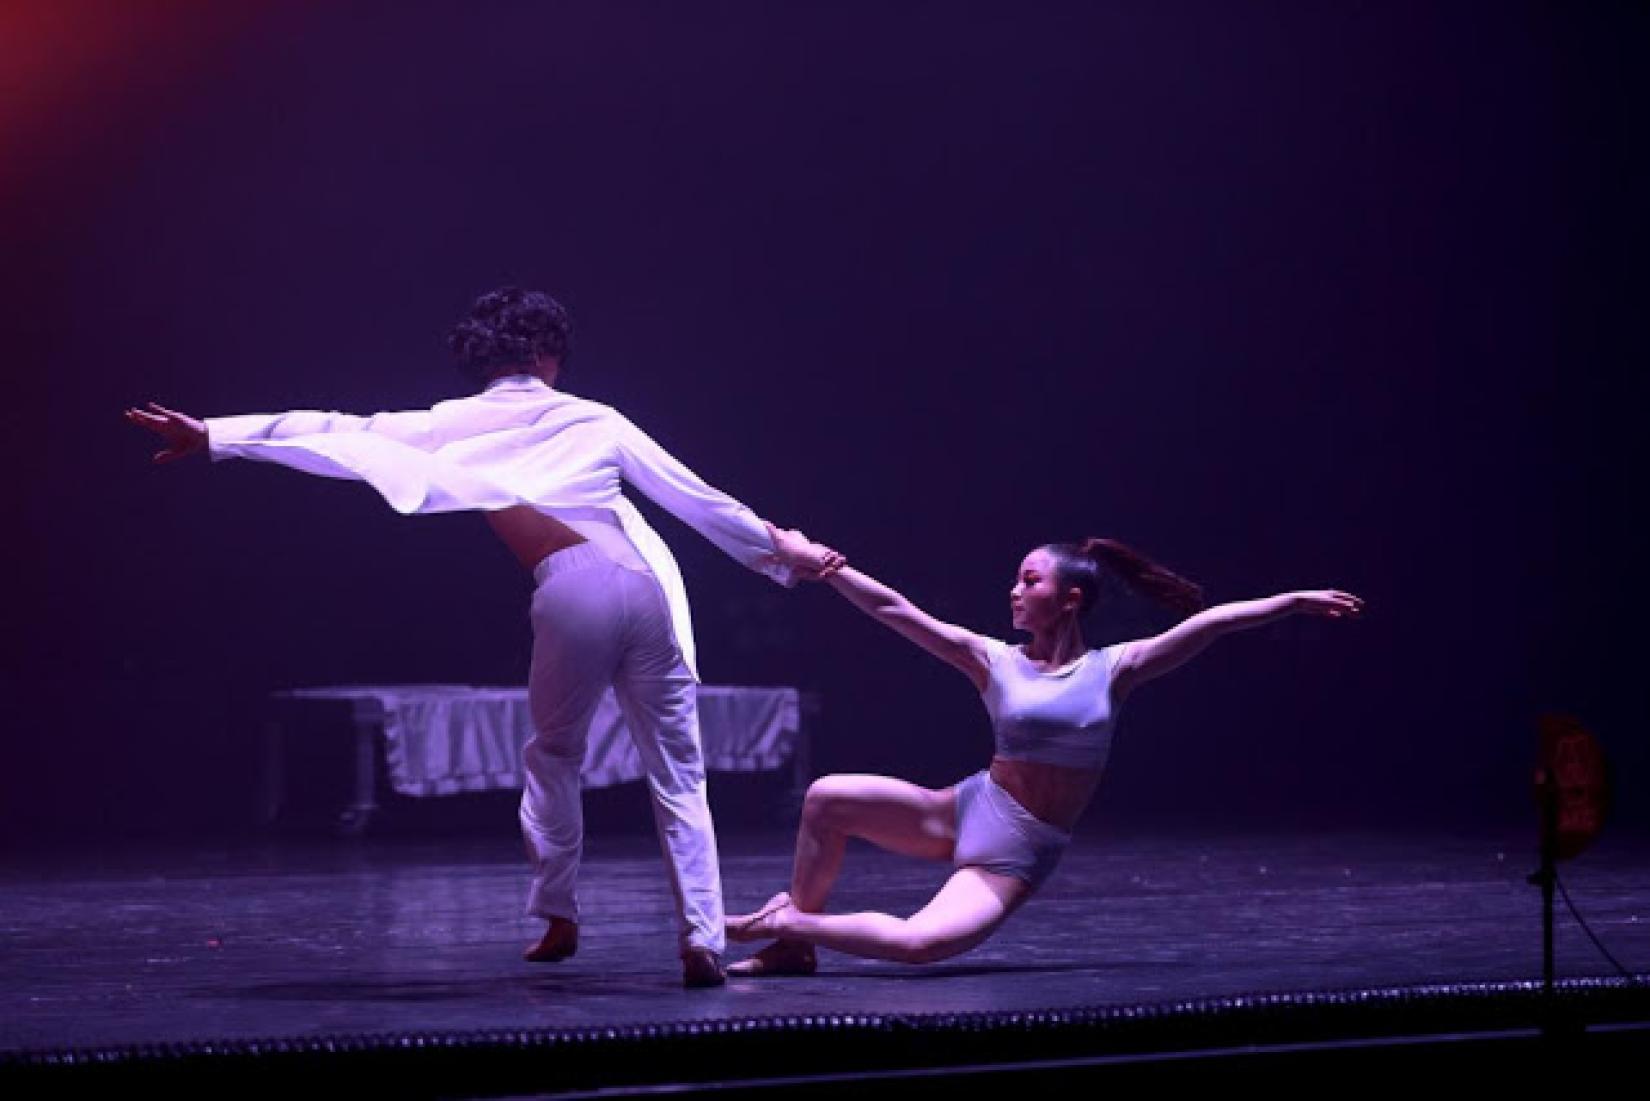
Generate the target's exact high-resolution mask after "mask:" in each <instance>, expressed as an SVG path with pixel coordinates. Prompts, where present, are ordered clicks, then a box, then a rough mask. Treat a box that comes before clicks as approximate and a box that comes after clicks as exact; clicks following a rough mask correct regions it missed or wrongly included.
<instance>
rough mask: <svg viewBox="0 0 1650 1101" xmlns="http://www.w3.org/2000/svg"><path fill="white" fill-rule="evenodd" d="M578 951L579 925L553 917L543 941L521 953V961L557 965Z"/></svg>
mask: <svg viewBox="0 0 1650 1101" xmlns="http://www.w3.org/2000/svg"><path fill="white" fill-rule="evenodd" d="M578 950H579V923H578V922H576V921H568V920H567V919H566V918H559V917H553V918H551V919H550V928H548V929H546V930H545V931H544V939H543V940H541V941H539V942H538V943H537V944H535V945H533V947H531V948H529V949H528V950H527V951H526V952H524V953H522V959H524V960H526V961H527V962H528V963H558V962H560V961H561V960H564V959H566V958H567V957H568V956H571V955H572V954H573V953H574V952H577V951H578Z"/></svg>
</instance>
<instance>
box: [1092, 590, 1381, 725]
mask: <svg viewBox="0 0 1650 1101" xmlns="http://www.w3.org/2000/svg"><path fill="white" fill-rule="evenodd" d="M1363 608H1364V602H1363V601H1362V600H1361V599H1359V598H1358V597H1356V596H1353V595H1352V594H1351V593H1344V592H1341V591H1340V590H1338V589H1323V590H1310V591H1303V592H1293V593H1279V594H1278V595H1277V596H1268V597H1263V598H1262V599H1260V600H1239V601H1235V602H1233V603H1231V604H1217V605H1215V606H1214V607H1213V608H1206V609H1204V610H1203V611H1201V612H1198V613H1197V614H1196V615H1194V616H1191V617H1189V618H1187V619H1185V620H1182V621H1181V622H1180V623H1177V624H1175V626H1173V627H1171V628H1170V629H1169V630H1167V631H1164V632H1163V633H1162V634H1160V635H1157V636H1155V637H1153V638H1143V639H1136V640H1135V641H1134V642H1129V643H1125V644H1124V648H1123V653H1122V655H1121V656H1120V657H1119V658H1118V661H1117V668H1116V671H1115V672H1114V673H1113V674H1112V693H1113V695H1114V696H1115V697H1116V698H1117V699H1118V700H1122V699H1123V697H1124V696H1127V695H1128V694H1129V693H1130V692H1132V691H1133V690H1134V689H1136V688H1138V687H1140V685H1142V684H1144V683H1146V682H1147V681H1149V680H1153V679H1155V678H1157V677H1161V676H1162V675H1163V674H1164V673H1167V672H1169V671H1171V670H1173V669H1178V668H1179V667H1180V666H1182V665H1184V664H1186V663H1187V662H1188V661H1190V660H1192V658H1194V657H1196V656H1197V655H1198V654H1201V653H1202V652H1203V651H1204V650H1205V649H1207V648H1208V646H1209V644H1210V643H1212V642H1214V641H1215V639H1217V638H1220V637H1221V636H1223V635H1229V634H1232V633H1233V632H1236V631H1247V630H1249V629H1251V628H1253V627H1261V626H1264V625H1265V624H1268V623H1271V622H1273V621H1275V620H1279V619H1283V618H1284V617H1286V616H1292V615H1320V616H1327V617H1328V618H1330V619H1348V618H1353V617H1356V616H1357V615H1359V614H1360V613H1362V612H1363Z"/></svg>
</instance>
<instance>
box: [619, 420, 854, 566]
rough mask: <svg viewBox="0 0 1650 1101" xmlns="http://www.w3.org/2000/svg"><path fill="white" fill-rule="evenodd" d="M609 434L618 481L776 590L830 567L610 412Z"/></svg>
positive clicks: (819, 553) (816, 550)
mask: <svg viewBox="0 0 1650 1101" xmlns="http://www.w3.org/2000/svg"><path fill="white" fill-rule="evenodd" d="M612 430H613V438H614V453H615V455H616V457H617V459H618V463H619V472H620V474H621V475H622V476H623V477H624V480H625V481H627V482H629V483H630V484H631V485H633V486H635V487H636V488H637V489H639V490H641V491H642V492H643V493H645V494H646V495H647V496H648V499H649V500H651V501H653V502H654V503H655V504H657V505H659V506H660V507H661V508H663V509H664V510H665V511H666V512H668V513H670V514H671V515H672V516H674V517H676V518H677V519H678V520H680V521H682V522H683V523H684V524H686V525H688V526H689V527H691V528H692V529H693V530H694V531H697V532H698V533H699V534H700V535H703V536H704V537H705V538H706V539H709V540H710V541H711V542H712V543H714V544H716V546H718V547H720V548H721V549H722V551H723V552H725V553H726V554H727V555H728V556H729V557H731V558H733V559H734V560H735V561H736V562H739V563H740V564H741V565H744V566H746V567H748V568H750V569H753V570H756V571H757V572H758V573H764V574H767V575H768V576H769V577H771V578H773V579H774V580H775V581H778V582H779V583H780V584H782V585H791V584H794V583H795V581H796V578H797V576H798V574H799V573H800V574H802V575H804V576H807V575H811V574H814V573H817V572H818V571H820V570H823V569H826V568H828V567H831V566H832V560H831V557H830V554H831V552H829V551H827V549H826V548H824V547H820V546H818V545H817V544H813V543H811V542H810V541H809V540H807V539H806V538H803V537H802V536H801V535H800V533H796V532H790V533H783V532H780V531H779V530H778V529H777V528H775V527H774V526H773V525H772V524H769V523H768V522H767V521H765V520H763V519H761V518H760V517H758V516H757V515H756V513H754V512H752V511H751V510H750V509H749V508H747V507H746V506H745V505H743V504H741V503H740V502H739V501H736V500H734V499H733V498H732V497H730V496H728V495H727V494H726V493H723V492H722V491H721V490H719V489H717V488H716V487H715V486H712V485H711V484H710V483H709V482H706V481H705V480H704V479H703V478H701V477H699V475H697V474H695V473H694V472H693V471H692V470H690V469H688V467H687V466H686V465H685V464H683V463H682V462H681V461H680V460H678V459H677V458H676V457H675V456H674V455H672V454H671V453H670V452H668V451H666V450H665V449H664V448H663V447H660V446H659V444H657V443H656V442H654V440H653V438H652V437H651V436H649V435H648V434H647V433H645V432H643V431H642V430H641V429H640V428H637V427H636V426H635V425H634V424H632V423H631V422H630V420H629V419H628V418H626V417H625V416H623V415H622V414H620V413H618V412H616V411H615V412H614V413H613V421H612ZM837 558H838V559H840V556H837ZM836 564H837V565H840V561H837V562H836Z"/></svg>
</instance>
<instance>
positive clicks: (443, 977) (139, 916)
mask: <svg viewBox="0 0 1650 1101" xmlns="http://www.w3.org/2000/svg"><path fill="white" fill-rule="evenodd" d="M1532 843H1533V838H1532V837H1531V836H1527V835H1516V834H1503V835H1497V834H1448V835H1444V834H1440V835H1435V836H1424V835H1415V836H1381V835H1373V834H1338V835H1334V834H1324V835H1319V834H1314V835H1310V836H1258V835H1255V836H1192V835H1183V836H1164V835H1152V836H1147V835H1135V836H1120V835H1095V836H1089V835H1083V836H1080V837H1079V838H1078V841H1077V843H1076V844H1075V845H1074V847H1073V849H1072V850H1071V851H1070V852H1069V853H1068V854H1067V856H1066V859H1065V861H1064V863H1063V864H1062V866H1061V868H1060V869H1059V871H1058V872H1057V873H1056V875H1055V877H1054V879H1053V880H1052V881H1051V882H1050V883H1049V884H1048V886H1047V887H1046V888H1045V890H1044V891H1043V893H1042V894H1041V895H1040V896H1039V897H1037V898H1035V899H1034V900H1033V901H1032V902H1031V903H1030V904H1029V905H1027V906H1026V907H1025V908H1024V909H1023V910H1022V911H1021V912H1020V913H1019V914H1017V915H1015V917H1014V918H1013V919H1011V920H1010V921H1009V923H1008V924H1007V925H1006V926H1005V927H1004V928H1003V930H1002V931H1001V932H1000V933H999V934H998V936H997V937H996V938H995V939H994V940H992V941H990V942H988V943H987V944H985V945H984V946H982V947H980V948H978V949H976V950H975V951H973V952H972V953H970V954H968V955H966V956H962V957H959V958H957V959H955V960H951V961H948V962H946V963H942V964H938V965H933V966H928V967H916V966H904V965H897V964H889V963H880V962H872V961H864V960H855V959H849V958H847V957H843V956H839V955H835V954H831V953H822V955H821V969H820V972H819V974H818V975H816V976H814V977H811V978H806V979H784V980H765V981H759V980H750V979H745V980H740V979H734V980H731V981H730V982H729V983H728V985H727V986H726V987H724V988H720V989H713V990H695V991H689V990H684V989H683V988H682V987H681V985H680V968H679V965H678V964H677V961H676V958H675V944H674V937H673V932H672V929H671V924H670V920H669V904H668V889H667V887H666V884H665V880H664V876H663V870H662V864H661V862H660V858H659V853H658V849H657V846H656V845H655V843H654V842H653V840H652V838H651V837H647V836H636V837H629V836H626V837H611V836H610V837H594V838H591V839H590V840H589V842H588V851H587V856H586V862H585V871H584V875H583V880H582V898H583V905H584V911H585V912H584V925H583V930H582V937H581V942H580V949H579V954H578V955H577V957H575V958H574V959H572V960H569V961H567V962H565V963H561V964H551V965H531V964H527V963H524V962H523V961H522V960H521V956H520V953H521V950H522V948H523V947H524V946H526V945H527V944H529V943H531V942H532V941H533V940H534V939H535V938H536V936H537V933H538V932H539V931H540V925H539V923H537V922H534V921H532V920H530V919H526V918H524V917H522V916H521V907H522V902H523V899H524V896H525V890H526V881H527V877H526V870H525V865H524V864H523V862H522V861H521V860H520V859H519V845H518V843H517V842H516V841H515V840H514V839H513V838H511V837H504V836H501V837H499V838H496V839H477V838H475V837H466V838H456V839H452V840H423V841H413V840H394V839H389V840H382V839H381V840H367V841H361V842H323V841H311V842H304V843H298V842H293V841H280V842H266V843H252V842H248V843H245V844H240V845H234V846H216V847H214V846H206V845H198V846H191V847H176V846H174V847H167V848H156V847H152V846H151V847H144V848H137V847H131V848H125V849H121V850H111V851H104V852H98V851H93V850H89V849H88V850H72V849H60V850H57V851H55V852H54V853H53V854H52V855H51V856H49V857H47V856H45V855H43V854H34V855H27V856H18V855H16V854H13V855H12V856H10V857H8V858H7V859H6V861H5V864H4V867H3V868H0V891H3V904H0V936H3V938H4V941H5V946H6V947H5V952H4V957H3V961H0V1051H9V1052H12V1053H16V1052H19V1051H23V1050H31V1051H39V1050H42V1049H66V1048H88V1047H104V1046H110V1045H128V1044H150V1043H177V1042H185V1041H200V1040H205V1039H242V1040H245V1039H273V1038H295V1037H313V1036H317V1035H339V1034H352V1035H364V1034H371V1035H380V1034H385V1033H399V1034H410V1033H447V1034H450V1033H455V1032H466V1031H472V1030H505V1029H545V1028H556V1029H566V1028H575V1029H576V1028H586V1027H590V1026H607V1025H637V1024H647V1023H650V1022H680V1021H689V1020H703V1019H746V1018H767V1017H787V1016H797V1015H818V1014H865V1013H876V1014H934V1013H966V1012H975V1011H1002V1010H1021V1009H1051V1008H1060V1007H1077V1006H1084V1007H1092V1006H1121V1005H1138V1004H1150V1005H1156V1004H1163V1003H1172V1002H1177V1001H1181V1000H1184V999H1202V998H1211V997H1219V996H1224V995H1234V994H1243V993H1257V992H1306V991H1335V990H1346V989H1365V988H1373V987H1393V986H1408V985H1412V984H1430V983H1456V982H1469V981H1493V980H1516V979H1532V978H1538V977H1539V976H1540V971H1541V925H1540V906H1539V903H1540V894H1539V892H1538V890H1537V889H1536V888H1534V887H1532V886H1530V885H1528V884H1527V883H1526V881H1525V877H1526V876H1527V875H1528V874H1529V873H1530V872H1531V871H1532V870H1533V868H1534V864H1535V857H1534V853H1533V845H1532ZM790 845H791V838H790V836H789V835H788V834H782V833H778V832H775V833H771V834H760V835H756V834H743V835H738V834H730V835H727V836H725V837H724V838H723V839H722V863H723V876H724V884H725V891H726V894H727V899H728V905H729V908H730V909H731V910H734V911H740V910H745V909H748V908H754V907H756V906H757V905H759V904H760V903H761V902H762V901H763V900H765V899H766V898H767V897H768V895H769V894H771V893H772V892H773V891H774V890H776V889H778V888H780V887H782V886H784V884H785V882H786V879H787V877H788V869H789V861H790ZM945 871H946V870H945V869H944V868H943V867H940V866H938V865H929V864H923V863H921V862H917V861H911V860H906V859H902V858H898V857H894V856H890V855H887V854H884V853H880V852H877V851H875V850H873V849H870V848H869V847H861V846H857V845H856V846H855V847H854V848H853V849H852V850H851V851H850V854H849V858H848V861H847V864H846V869H845V873H844V876H843V879H842V881H841V882H840V884H839V886H838V891H837V894H836V896H835V898H834V899H833V900H832V909H833V910H856V909H870V908H875V909H882V910H889V911H892V912H896V913H907V912H910V911H912V910H914V909H915V908H917V907H918V906H919V905H920V904H921V903H922V902H923V901H924V900H925V899H926V898H927V897H928V896H929V895H930V894H931V893H932V891H933V890H934V889H935V888H936V887H937V886H938V884H939V883H940V882H941V881H942V880H943V878H944V876H945ZM1561 875H1562V878H1563V879H1564V882H1565V885H1566V887H1567V888H1568V890H1569V892H1570V895H1571V898H1572V899H1573V900H1574V902H1575V904H1576V905H1577V907H1579V908H1580V910H1581V912H1582V914H1583V915H1584V916H1585V917H1586V918H1587V920H1588V921H1589V923H1590V924H1591V925H1592V927H1593V930H1594V932H1595V933H1596V934H1597V935H1598V936H1599V937H1601V938H1602V939H1603V941H1604V943H1605V945H1606V946H1607V947H1609V948H1610V949H1611V950H1612V951H1613V952H1614V954H1615V955H1616V957H1617V959H1619V960H1620V961H1621V962H1622V964H1623V965H1625V966H1626V967H1628V968H1629V969H1632V970H1636V971H1644V970H1650V839H1646V838H1643V837H1630V836H1620V835H1617V836H1613V837H1612V836H1607V837H1605V838H1604V839H1602V840H1601V841H1600V842H1599V843H1598V844H1597V846H1596V847H1595V848H1594V849H1593V850H1592V851H1590V852H1588V853H1587V854H1584V855H1583V856H1582V857H1581V858H1580V859H1579V860H1577V861H1574V862H1571V863H1569V864H1566V865H1564V866H1563V867H1562V870H1561ZM730 949H731V951H730V958H737V957H739V956H740V955H743V954H745V952H746V951H748V949H747V948H746V947H745V946H739V945H734V946H730ZM1557 958H1558V973H1559V975H1560V976H1562V977H1582V976H1608V975H1612V974H1614V973H1615V971H1614V969H1613V968H1612V967H1611V966H1610V964H1609V963H1608V962H1607V961H1606V960H1605V959H1604V958H1603V957H1602V956H1601V955H1600V954H1599V953H1598V951H1597V950H1596V949H1595V948H1594V947H1593V945H1592V944H1591V943H1590V942H1589V941H1588V940H1587V938H1586V936H1585V934H1584V933H1583V932H1582V931H1581V929H1580V928H1579V927H1578V926H1577V925H1576V924H1575V922H1574V921H1573V920H1572V919H1571V918H1570V916H1569V915H1568V913H1566V912H1565V911H1564V909H1563V905H1562V901H1561V902H1560V910H1559V916H1558V935H1557Z"/></svg>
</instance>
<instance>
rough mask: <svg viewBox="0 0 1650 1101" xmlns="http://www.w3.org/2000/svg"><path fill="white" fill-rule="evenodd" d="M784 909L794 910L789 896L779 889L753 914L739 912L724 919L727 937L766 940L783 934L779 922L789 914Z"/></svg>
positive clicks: (742, 939) (739, 939)
mask: <svg viewBox="0 0 1650 1101" xmlns="http://www.w3.org/2000/svg"><path fill="white" fill-rule="evenodd" d="M786 911H791V912H794V909H793V907H792V906H791V896H790V895H789V894H787V893H786V892H784V891H780V892H779V893H778V894H776V895H774V896H773V897H772V898H770V899H768V901H767V902H766V903H764V904H763V906H762V908H761V909H760V910H758V911H756V912H755V913H754V914H739V915H736V916H733V917H729V918H728V919H727V921H726V925H727V931H728V939H729V940H736V941H747V940H767V939H768V938H770V937H777V936H780V935H782V934H783V932H784V931H783V929H781V924H782V923H783V921H784V919H785V918H786V917H788V916H789V914H787V913H786Z"/></svg>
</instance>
